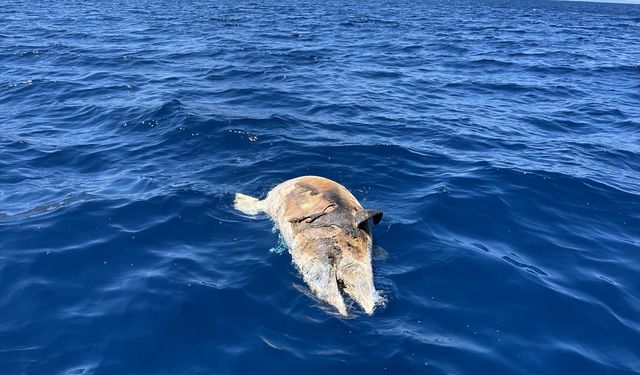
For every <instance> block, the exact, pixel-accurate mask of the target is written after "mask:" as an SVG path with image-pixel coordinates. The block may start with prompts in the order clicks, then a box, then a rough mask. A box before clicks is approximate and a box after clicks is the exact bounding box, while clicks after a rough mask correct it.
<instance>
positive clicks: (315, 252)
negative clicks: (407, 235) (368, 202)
mask: <svg viewBox="0 0 640 375" xmlns="http://www.w3.org/2000/svg"><path fill="white" fill-rule="evenodd" d="M348 216H349V217H350V218H351V220H348V223H346V222H345V220H342V221H340V220H337V221H336V220H330V221H329V222H330V223H332V224H326V223H323V221H319V222H318V223H316V224H315V225H309V226H308V227H307V228H306V229H305V230H303V231H301V234H302V235H304V240H303V241H301V242H303V243H304V246H303V249H302V251H296V252H292V257H293V262H294V263H295V264H296V265H297V266H298V268H299V270H300V273H301V274H302V276H303V278H304V280H305V282H306V283H307V285H309V288H310V289H311V290H312V291H313V292H314V294H315V295H316V296H318V298H320V299H321V300H323V301H326V302H327V303H329V304H331V305H332V306H334V307H335V308H336V309H337V310H338V312H340V314H342V315H344V316H346V315H347V309H346V307H345V303H344V299H343V297H342V294H341V291H343V292H345V293H346V294H347V295H348V296H349V297H351V299H353V300H354V301H355V302H356V303H357V304H358V305H360V306H361V307H362V309H363V310H364V311H365V312H366V313H367V314H369V315H371V314H373V310H374V307H375V303H376V300H377V298H378V293H377V291H376V290H375V287H374V284H373V270H372V266H371V245H372V236H371V224H370V222H371V221H373V222H374V223H375V224H377V223H378V222H379V221H380V218H381V217H382V213H381V212H377V211H364V210H362V211H357V212H355V213H352V214H351V215H348ZM335 223H337V224H335Z"/></svg>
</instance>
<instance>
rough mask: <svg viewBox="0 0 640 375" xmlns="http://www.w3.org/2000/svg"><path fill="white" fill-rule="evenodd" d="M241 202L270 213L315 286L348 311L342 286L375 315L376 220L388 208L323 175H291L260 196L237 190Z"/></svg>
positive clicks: (241, 206) (249, 209) (249, 210)
mask: <svg viewBox="0 0 640 375" xmlns="http://www.w3.org/2000/svg"><path fill="white" fill-rule="evenodd" d="M234 203H235V208H236V209H237V210H239V211H241V212H243V213H245V214H249V215H257V214H259V213H261V212H264V213H266V214H267V215H269V217H270V218H271V220H273V222H274V223H275V224H276V226H277V227H278V229H279V230H280V233H281V234H282V238H283V239H284V242H285V244H286V245H287V248H288V249H289V253H290V254H291V258H292V261H293V263H294V264H295V265H296V267H297V268H298V270H299V271H300V274H301V275H302V278H303V279H304V281H305V282H306V283H307V285H308V286H309V289H311V291H312V292H313V293H314V294H315V295H316V296H317V297H318V298H319V299H321V300H323V301H325V302H327V303H329V304H330V305H332V306H334V307H335V308H336V309H337V310H338V312H339V313H340V314H342V315H344V316H346V315H347V308H346V306H345V303H344V299H343V296H342V294H341V291H342V292H344V293H346V294H347V295H348V296H349V297H351V299H353V300H354V301H355V302H356V303H357V304H358V305H360V306H361V307H362V309H363V310H364V311H365V312H366V313H367V314H369V315H371V314H372V313H373V310H374V307H375V304H376V302H377V301H378V298H379V297H378V292H377V291H376V289H375V287H374V285H373V270H372V267H371V246H372V240H373V238H372V234H371V223H373V224H378V223H379V222H380V220H381V219H382V212H380V211H373V210H365V209H364V208H363V207H362V205H360V203H359V202H358V200H357V199H356V198H355V197H354V196H353V194H351V193H350V192H349V190H347V189H346V188H345V187H344V186H342V185H340V184H338V183H337V182H335V181H332V180H329V179H327V178H324V177H318V176H303V177H298V178H294V179H291V180H287V181H285V182H283V183H281V184H279V185H277V186H276V187H274V188H273V189H272V190H271V191H269V193H268V194H267V197H266V198H265V199H263V200H259V199H257V198H254V197H250V196H248V195H244V194H241V193H237V194H236V197H235V202H234Z"/></svg>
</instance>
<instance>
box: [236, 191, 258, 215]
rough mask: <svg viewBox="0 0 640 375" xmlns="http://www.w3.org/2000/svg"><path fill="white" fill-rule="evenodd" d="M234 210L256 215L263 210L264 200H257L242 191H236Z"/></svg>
mask: <svg viewBox="0 0 640 375" xmlns="http://www.w3.org/2000/svg"><path fill="white" fill-rule="evenodd" d="M233 205H234V207H235V208H236V210H238V211H240V212H242V213H245V214H247V215H257V214H259V213H261V212H264V209H265V207H264V201H261V200H259V199H258V198H254V197H251V196H248V195H245V194H242V193H236V199H235V200H234V202H233Z"/></svg>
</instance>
